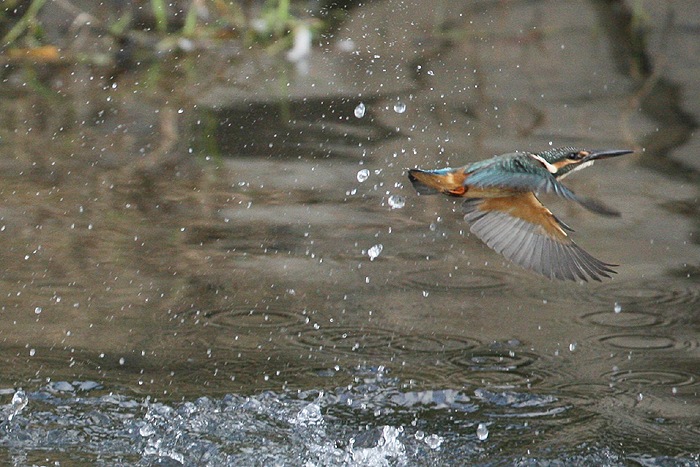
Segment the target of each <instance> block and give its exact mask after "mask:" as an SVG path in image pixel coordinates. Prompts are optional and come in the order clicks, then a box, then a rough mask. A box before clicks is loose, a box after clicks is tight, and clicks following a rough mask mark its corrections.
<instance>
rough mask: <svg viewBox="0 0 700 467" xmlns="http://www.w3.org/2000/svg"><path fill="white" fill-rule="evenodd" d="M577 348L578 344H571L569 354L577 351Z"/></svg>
mask: <svg viewBox="0 0 700 467" xmlns="http://www.w3.org/2000/svg"><path fill="white" fill-rule="evenodd" d="M576 346H578V344H577V343H576V342H572V343H571V344H569V352H573V351H574V350H576Z"/></svg>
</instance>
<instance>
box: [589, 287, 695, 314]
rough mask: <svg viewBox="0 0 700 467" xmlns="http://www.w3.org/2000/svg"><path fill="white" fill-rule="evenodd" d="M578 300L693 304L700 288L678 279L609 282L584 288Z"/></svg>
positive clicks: (633, 304) (638, 304)
mask: <svg viewBox="0 0 700 467" xmlns="http://www.w3.org/2000/svg"><path fill="white" fill-rule="evenodd" d="M577 295H578V296H577V299H579V300H585V301H588V302H591V301H593V302H595V303H600V304H606V305H610V304H614V303H619V304H620V305H622V308H623V311H624V309H625V307H626V306H636V307H646V306H657V305H690V304H695V303H699V302H700V286H698V285H695V284H684V283H682V282H680V281H678V280H674V281H668V282H663V281H661V280H657V281H637V282H607V283H605V284H604V285H601V286H600V287H596V288H595V289H593V288H591V289H581V290H580V293H579V294H577Z"/></svg>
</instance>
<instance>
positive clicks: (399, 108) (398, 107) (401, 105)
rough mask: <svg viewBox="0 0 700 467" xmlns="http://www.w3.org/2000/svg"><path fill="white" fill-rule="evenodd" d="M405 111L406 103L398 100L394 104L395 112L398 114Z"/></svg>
mask: <svg viewBox="0 0 700 467" xmlns="http://www.w3.org/2000/svg"><path fill="white" fill-rule="evenodd" d="M405 111H406V104H404V103H403V102H397V103H396V104H394V112H396V113H397V114H402V113H404V112H405Z"/></svg>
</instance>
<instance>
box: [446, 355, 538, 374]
mask: <svg viewBox="0 0 700 467" xmlns="http://www.w3.org/2000/svg"><path fill="white" fill-rule="evenodd" d="M536 359H537V357H536V356H535V355H530V354H528V353H525V352H516V351H512V352H508V351H501V350H498V351H492V350H479V351H476V352H466V353H460V354H459V355H456V356H454V357H452V358H451V359H450V363H452V364H453V365H455V366H457V367H460V368H465V369H467V370H469V371H476V372H482V371H484V372H509V371H515V370H519V369H521V368H523V367H525V366H528V365H530V364H531V363H533V362H534V361H535V360H536Z"/></svg>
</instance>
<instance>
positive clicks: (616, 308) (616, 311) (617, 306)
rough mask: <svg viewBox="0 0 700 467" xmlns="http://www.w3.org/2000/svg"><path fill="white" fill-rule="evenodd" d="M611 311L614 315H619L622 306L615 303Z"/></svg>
mask: <svg viewBox="0 0 700 467" xmlns="http://www.w3.org/2000/svg"><path fill="white" fill-rule="evenodd" d="M613 311H614V312H615V313H620V312H621V311H622V305H620V304H619V303H617V302H615V306H614V307H613Z"/></svg>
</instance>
